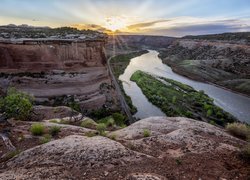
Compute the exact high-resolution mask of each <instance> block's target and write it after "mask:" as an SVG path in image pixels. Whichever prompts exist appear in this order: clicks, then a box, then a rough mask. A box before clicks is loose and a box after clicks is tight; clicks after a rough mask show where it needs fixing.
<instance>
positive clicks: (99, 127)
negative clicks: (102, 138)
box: [96, 123, 106, 135]
mask: <svg viewBox="0 0 250 180" xmlns="http://www.w3.org/2000/svg"><path fill="white" fill-rule="evenodd" d="M96 130H97V131H98V132H99V134H100V135H104V134H105V130H106V125H105V124H104V123H100V124H98V125H97V126H96Z"/></svg>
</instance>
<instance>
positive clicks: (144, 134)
mask: <svg viewBox="0 0 250 180" xmlns="http://www.w3.org/2000/svg"><path fill="white" fill-rule="evenodd" d="M150 135H151V132H150V131H149V130H148V129H143V136H144V137H149V136H150Z"/></svg>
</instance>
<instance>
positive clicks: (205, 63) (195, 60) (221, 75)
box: [160, 39, 250, 95]
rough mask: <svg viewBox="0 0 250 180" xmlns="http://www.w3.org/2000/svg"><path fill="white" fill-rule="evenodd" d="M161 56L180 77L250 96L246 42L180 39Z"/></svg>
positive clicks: (249, 73)
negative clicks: (209, 83) (210, 83)
mask: <svg viewBox="0 0 250 180" xmlns="http://www.w3.org/2000/svg"><path fill="white" fill-rule="evenodd" d="M160 57H161V58H162V59H163V62H164V63H166V64H168V65H170V66H171V67H172V68H173V70H174V71H175V72H177V73H179V74H182V75H184V76H187V77H190V78H192V79H196V80H200V81H207V82H212V83H215V84H217V85H220V86H223V87H226V88H228V89H232V90H234V91H237V92H241V93H244V94H247V95H250V58H249V57H250V46H249V45H248V44H246V43H241V42H239V41H220V40H206V39H199V40H198V39H178V40H176V41H175V42H174V43H173V44H171V45H170V46H168V47H167V48H166V49H165V50H162V51H161V54H160Z"/></svg>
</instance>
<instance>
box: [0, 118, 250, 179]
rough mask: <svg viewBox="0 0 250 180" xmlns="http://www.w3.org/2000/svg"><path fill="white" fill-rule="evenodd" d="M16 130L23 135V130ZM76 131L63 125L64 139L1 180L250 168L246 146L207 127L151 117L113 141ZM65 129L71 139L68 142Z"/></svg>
mask: <svg viewBox="0 0 250 180" xmlns="http://www.w3.org/2000/svg"><path fill="white" fill-rule="evenodd" d="M25 123H27V122H25ZM50 124H51V123H50ZM45 125H46V126H47V125H48V123H45ZM15 128H18V129H20V130H21V129H23V128H24V125H20V126H17V127H15ZM28 128H29V126H27V127H26V131H28ZM77 128H78V129H76V128H75V129H73V128H72V126H69V125H62V132H61V135H63V137H62V138H61V139H57V140H54V141H51V142H49V143H47V144H44V145H40V146H35V147H33V148H31V149H29V150H26V151H23V152H22V153H21V154H19V155H17V156H16V157H14V158H12V159H10V160H9V161H8V162H6V163H3V164H2V168H0V179H1V178H2V179H16V178H19V179H48V178H51V179H128V180H130V179H135V180H136V179H138V180H140V179H159V180H164V179H247V177H249V168H250V167H249V164H247V162H245V161H244V160H242V159H240V157H239V156H238V153H239V148H241V147H242V146H243V145H244V144H246V142H244V141H242V140H239V139H236V138H234V137H232V136H230V135H229V134H227V133H226V132H224V130H222V129H220V128H217V127H215V126H212V125H210V124H206V123H204V122H199V121H195V120H192V119H187V118H178V117H177V118H168V117H151V118H147V119H143V120H140V121H138V122H136V123H134V124H132V125H130V126H128V127H126V128H124V129H121V130H117V131H114V132H111V133H108V134H107V137H115V138H112V139H109V138H107V137H100V136H96V137H86V136H85V133H84V132H85V131H86V128H82V127H77ZM79 129H82V130H81V131H80V130H79ZM145 129H146V130H147V131H148V132H149V134H148V136H145V135H144V131H145ZM66 130H67V131H68V134H69V136H66V137H65V131H66ZM70 132H71V135H70ZM76 132H77V134H78V135H76ZM0 165H1V164H0Z"/></svg>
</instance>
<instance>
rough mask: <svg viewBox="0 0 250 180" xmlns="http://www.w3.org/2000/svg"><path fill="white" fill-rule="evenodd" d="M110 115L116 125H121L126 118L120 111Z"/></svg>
mask: <svg viewBox="0 0 250 180" xmlns="http://www.w3.org/2000/svg"><path fill="white" fill-rule="evenodd" d="M112 117H113V118H114V120H115V124H117V125H118V126H122V125H123V124H124V123H125V119H126V118H125V116H124V115H122V114H121V113H113V114H112Z"/></svg>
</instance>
